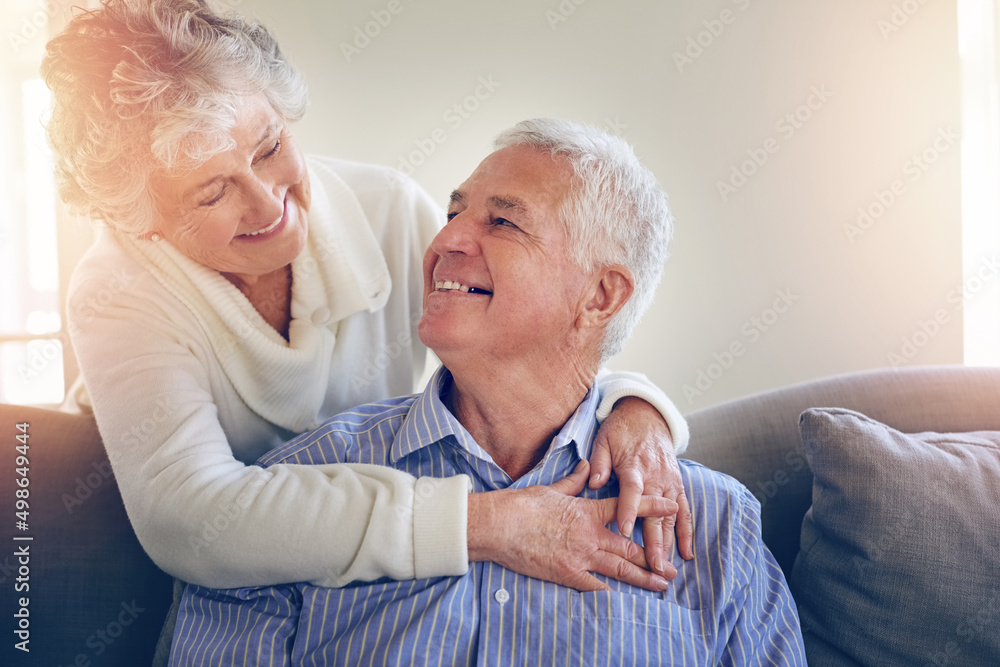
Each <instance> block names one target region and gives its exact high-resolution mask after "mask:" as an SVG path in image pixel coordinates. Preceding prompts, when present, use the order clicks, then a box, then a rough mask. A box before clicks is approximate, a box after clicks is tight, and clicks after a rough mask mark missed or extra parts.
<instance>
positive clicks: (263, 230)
mask: <svg viewBox="0 0 1000 667" xmlns="http://www.w3.org/2000/svg"><path fill="white" fill-rule="evenodd" d="M282 217H284V216H282ZM280 224H281V218H278V219H277V220H275V221H274V222H272V223H271V224H270V225H268V226H267V227H265V228H264V229H258V230H257V231H255V232H250V233H249V234H244V235H243V236H258V235H260V234H267V233H268V232H270V231H273V230H274V228H275V227H277V226H278V225H280Z"/></svg>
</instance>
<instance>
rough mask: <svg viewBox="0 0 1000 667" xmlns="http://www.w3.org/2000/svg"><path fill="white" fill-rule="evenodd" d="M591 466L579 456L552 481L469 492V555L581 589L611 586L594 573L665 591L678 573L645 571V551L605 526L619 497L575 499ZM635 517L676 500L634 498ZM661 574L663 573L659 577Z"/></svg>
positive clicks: (660, 512) (660, 513)
mask: <svg viewBox="0 0 1000 667" xmlns="http://www.w3.org/2000/svg"><path fill="white" fill-rule="evenodd" d="M589 471H590V467H589V464H588V463H587V462H586V461H582V462H581V463H580V464H579V466H577V469H576V470H575V471H574V472H573V474H571V475H569V476H568V477H565V478H563V479H561V480H559V481H558V482H556V483H554V484H552V485H550V486H531V487H528V488H525V489H504V490H500V491H489V492H486V493H474V494H471V495H470V496H469V515H468V522H469V526H468V540H469V560H470V561H481V560H490V561H494V562H496V563H499V564H500V565H503V566H504V567H506V568H508V569H510V570H513V571H515V572H518V573H520V574H524V575H528V576H531V577H536V578H538V579H544V580H546V581H552V582H554V583H557V584H560V585H563V586H568V587H570V588H575V589H577V590H580V591H596V590H608V586H607V584H605V583H604V582H602V581H601V580H600V579H598V578H596V577H595V576H594V575H593V574H591V573H592V572H593V573H597V574H602V575H605V576H607V577H611V578H613V579H618V580H620V581H623V582H625V583H628V584H631V585H633V586H639V587H641V588H645V589H648V590H652V591H662V590H665V589H666V588H667V586H668V581H667V578H673V577H674V576H676V574H677V572H676V570H674V568H673V566H672V565H671V564H670V563H669V562H667V564H666V572H665V573H664V572H661V573H659V574H658V573H656V572H652V571H650V569H649V566H648V564H647V561H646V555H645V554H644V553H643V550H642V548H641V547H640V546H639V545H637V544H636V543H635V542H633V541H632V540H629V539H627V538H625V537H622V536H621V535H619V534H617V533H615V532H613V531H611V530H609V529H608V528H607V524H609V523H611V522H612V521H614V520H615V516H616V512H618V511H619V507H618V506H619V499H618V498H605V499H601V500H594V499H589V498H578V497H576V496H577V495H578V494H579V493H581V492H582V491H583V489H584V486H585V485H586V483H587V479H588V476H589ZM634 513H637V515H638V516H639V517H655V518H663V517H668V516H672V515H675V514H676V513H677V505H676V503H674V502H673V501H672V500H670V499H668V498H664V497H662V496H643V497H639V498H638V499H637V502H636V504H635V509H634ZM664 574H665V575H666V576H663V575H664Z"/></svg>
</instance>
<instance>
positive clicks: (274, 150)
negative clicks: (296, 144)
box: [257, 137, 281, 162]
mask: <svg viewBox="0 0 1000 667" xmlns="http://www.w3.org/2000/svg"><path fill="white" fill-rule="evenodd" d="M280 150H281V138H280V137H279V138H278V140H277V141H275V142H274V146H273V147H272V148H271V150H269V151H268V152H266V153H264V154H263V155H261V156H260V157H259V158H257V162H260V161H261V160H266V159H267V158H269V157H272V156H273V155H276V154H277V153H278V151H280Z"/></svg>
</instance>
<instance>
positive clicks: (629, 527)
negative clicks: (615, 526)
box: [622, 521, 632, 537]
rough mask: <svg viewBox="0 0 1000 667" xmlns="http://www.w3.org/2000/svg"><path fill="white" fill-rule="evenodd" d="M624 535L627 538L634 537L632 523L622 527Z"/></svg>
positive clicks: (628, 522)
mask: <svg viewBox="0 0 1000 667" xmlns="http://www.w3.org/2000/svg"><path fill="white" fill-rule="evenodd" d="M622 535H624V536H625V537H632V522H631V521H626V522H625V525H624V526H622Z"/></svg>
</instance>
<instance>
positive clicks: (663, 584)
mask: <svg viewBox="0 0 1000 667" xmlns="http://www.w3.org/2000/svg"><path fill="white" fill-rule="evenodd" d="M653 581H655V582H656V587H657V588H659V589H660V590H661V591H665V590H667V589H668V588H670V582H669V581H667V580H666V579H664V578H663V577H654V578H653Z"/></svg>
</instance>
